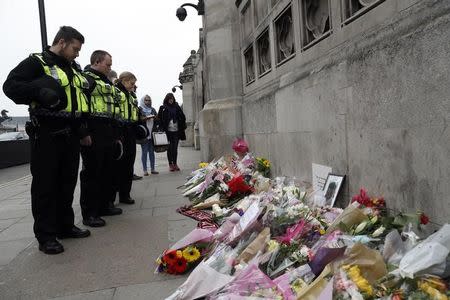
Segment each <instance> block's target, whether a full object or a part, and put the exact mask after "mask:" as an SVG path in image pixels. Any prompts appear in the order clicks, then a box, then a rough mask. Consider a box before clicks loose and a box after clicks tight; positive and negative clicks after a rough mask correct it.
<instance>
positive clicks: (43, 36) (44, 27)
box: [38, 0, 48, 51]
mask: <svg viewBox="0 0 450 300" xmlns="http://www.w3.org/2000/svg"><path fill="white" fill-rule="evenodd" d="M38 5H39V21H40V24H41V42H42V51H43V50H45V48H47V45H48V42H47V25H46V24H45V8H44V0H38Z"/></svg>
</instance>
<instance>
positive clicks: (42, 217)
mask: <svg viewBox="0 0 450 300" xmlns="http://www.w3.org/2000/svg"><path fill="white" fill-rule="evenodd" d="M64 129H66V131H65V132H64V133H61V131H64ZM58 132H59V133H58ZM30 147H31V161H30V169H31V174H32V176H33V180H32V183H31V209H32V213H33V217H34V226H33V229H34V234H35V236H36V238H37V240H38V241H39V242H40V243H43V242H46V241H48V240H52V239H55V238H56V235H57V234H58V233H60V232H64V231H67V230H70V229H71V228H72V226H73V225H74V212H73V209H72V202H73V192H74V189H75V186H76V183H77V177H78V165H79V162H80V141H79V137H77V136H75V135H74V134H73V133H72V132H71V130H70V128H69V127H61V126H54V125H52V124H51V122H49V123H47V124H44V123H42V124H41V125H40V127H39V129H38V131H37V136H30Z"/></svg>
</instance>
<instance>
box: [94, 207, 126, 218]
mask: <svg viewBox="0 0 450 300" xmlns="http://www.w3.org/2000/svg"><path fill="white" fill-rule="evenodd" d="M121 214H122V209H121V208H118V207H114V206H113V207H108V208H105V209H102V210H101V211H100V213H99V214H98V215H99V216H101V217H103V216H116V215H121Z"/></svg>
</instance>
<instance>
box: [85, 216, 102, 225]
mask: <svg viewBox="0 0 450 300" xmlns="http://www.w3.org/2000/svg"><path fill="white" fill-rule="evenodd" d="M83 224H84V225H86V226H89V227H102V226H105V225H106V222H105V220H103V219H102V218H99V217H87V218H86V219H83Z"/></svg>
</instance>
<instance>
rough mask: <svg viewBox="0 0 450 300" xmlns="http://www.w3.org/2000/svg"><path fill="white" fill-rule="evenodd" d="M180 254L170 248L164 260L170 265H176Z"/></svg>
mask: <svg viewBox="0 0 450 300" xmlns="http://www.w3.org/2000/svg"><path fill="white" fill-rule="evenodd" d="M177 258H178V255H177V250H169V251H167V252H166V253H165V254H164V256H163V258H162V260H163V261H164V262H165V263H166V264H168V265H169V266H171V265H174V264H175V263H176V261H177Z"/></svg>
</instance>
